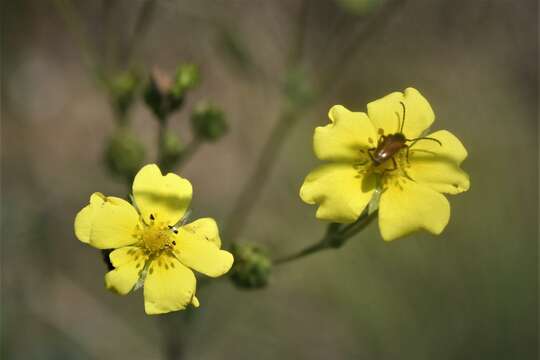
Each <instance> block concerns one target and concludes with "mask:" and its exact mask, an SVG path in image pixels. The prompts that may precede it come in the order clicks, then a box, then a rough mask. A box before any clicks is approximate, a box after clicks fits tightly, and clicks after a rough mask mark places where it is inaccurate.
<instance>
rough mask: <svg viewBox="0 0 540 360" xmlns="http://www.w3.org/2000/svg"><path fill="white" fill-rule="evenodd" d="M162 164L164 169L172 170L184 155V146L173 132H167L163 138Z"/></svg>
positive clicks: (161, 147) (161, 148)
mask: <svg viewBox="0 0 540 360" xmlns="http://www.w3.org/2000/svg"><path fill="white" fill-rule="evenodd" d="M159 146H160V155H161V159H160V163H161V166H162V168H163V169H172V168H173V167H174V166H175V165H176V163H177V162H178V161H179V160H180V158H181V157H182V154H183V153H184V145H183V144H182V142H181V141H180V138H179V137H178V136H177V135H176V134H175V133H174V132H172V131H170V130H165V133H164V134H163V136H162V138H161V142H160V144H159Z"/></svg>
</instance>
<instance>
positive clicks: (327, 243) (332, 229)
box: [273, 211, 377, 265]
mask: <svg viewBox="0 0 540 360" xmlns="http://www.w3.org/2000/svg"><path fill="white" fill-rule="evenodd" d="M376 217H377V212H373V213H371V214H368V212H367V211H366V212H364V213H363V214H362V215H361V216H360V217H359V218H358V220H356V221H355V222H354V223H352V224H349V225H342V224H338V223H330V224H329V225H328V228H327V230H326V234H325V235H324V237H323V238H322V239H321V240H320V241H319V242H317V243H315V244H312V245H309V246H308V247H306V248H304V249H302V250H300V251H298V252H296V253H293V254H291V255H286V256H283V257H280V258H277V259H275V260H274V261H273V264H274V265H281V264H285V263H289V262H291V261H294V260H298V259H300V258H303V257H305V256H308V255H311V254H314V253H316V252H319V251H321V250H326V249H338V248H340V247H342V246H343V245H344V244H345V242H347V240H348V239H350V238H351V237H352V236H354V235H356V234H357V233H359V232H360V231H362V230H363V229H364V228H365V227H366V226H368V225H369V224H370V223H371V222H372V221H373V220H374V219H375V218H376Z"/></svg>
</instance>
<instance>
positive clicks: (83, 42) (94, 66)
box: [54, 0, 104, 83]
mask: <svg viewBox="0 0 540 360" xmlns="http://www.w3.org/2000/svg"><path fill="white" fill-rule="evenodd" d="M54 4H55V5H56V8H57V9H58V12H59V13H60V15H61V16H62V18H63V19H64V22H65V23H66V25H67V27H68V28H69V30H70V32H71V33H72V35H73V36H74V38H75V41H76V42H77V44H78V45H79V48H80V51H81V54H82V58H83V63H84V64H85V65H86V66H87V67H88V68H89V69H90V71H91V73H92V74H93V75H94V76H95V78H96V79H97V80H98V82H100V83H102V82H103V81H104V78H103V74H102V71H101V68H100V66H99V64H98V61H96V59H95V53H96V52H95V49H93V48H92V46H91V45H90V42H89V41H88V38H87V34H86V33H85V30H84V28H83V25H82V24H83V22H82V20H81V18H80V16H79V14H77V11H76V9H75V7H74V6H73V3H72V2H71V1H70V0H55V1H54Z"/></svg>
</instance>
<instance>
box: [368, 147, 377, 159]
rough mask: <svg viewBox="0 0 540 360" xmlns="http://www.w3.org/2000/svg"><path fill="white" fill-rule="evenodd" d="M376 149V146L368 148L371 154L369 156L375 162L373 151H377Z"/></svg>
mask: <svg viewBox="0 0 540 360" xmlns="http://www.w3.org/2000/svg"><path fill="white" fill-rule="evenodd" d="M375 150H376V149H375V148H371V149H368V151H367V153H368V155H369V158H370V159H371V161H373V162H375V158H374V157H373V154H372V153H371V152H372V151H375Z"/></svg>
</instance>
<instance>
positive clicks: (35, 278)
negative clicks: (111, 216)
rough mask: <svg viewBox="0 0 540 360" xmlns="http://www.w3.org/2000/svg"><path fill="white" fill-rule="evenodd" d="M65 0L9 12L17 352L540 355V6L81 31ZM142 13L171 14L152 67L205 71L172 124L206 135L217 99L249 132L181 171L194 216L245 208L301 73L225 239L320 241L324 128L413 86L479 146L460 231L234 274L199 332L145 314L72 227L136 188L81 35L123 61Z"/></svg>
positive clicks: (249, 10)
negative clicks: (255, 280) (108, 159)
mask: <svg viewBox="0 0 540 360" xmlns="http://www.w3.org/2000/svg"><path fill="white" fill-rule="evenodd" d="M151 2H152V1H151ZM62 3H63V2H62V1H59V2H53V1H41V0H21V1H10V0H7V1H3V2H2V15H3V16H2V17H3V19H2V20H3V29H2V37H3V38H2V154H1V159H2V303H1V309H2V328H1V336H2V344H1V345H2V358H3V359H174V358H176V359H253V358H257V359H259V360H263V359H535V358H537V351H538V291H537V289H538V271H537V270H538V267H537V259H538V237H537V236H538V122H537V100H538V84H537V81H538V73H537V64H538V55H537V50H538V49H537V40H538V39H537V16H538V5H537V3H536V1H532V0H528V1H520V2H512V1H504V0H499V1H487V0H486V1H466V0H454V1H446V0H437V1H433V0H409V1H404V0H387V1H383V0H369V1H368V0H339V1H338V0H335V1H333V0H321V1H306V2H304V3H302V2H301V1H297V0H291V1H286V0H281V1H262V0H259V1H248V0H228V1H226V0H214V1H210V0H203V1H187V0H157V1H154V2H152V3H153V4H150V5H151V6H150V5H149V4H148V3H149V2H148V1H146V0H144V1H143V0H117V1H112V0H105V1H97V0H96V1H82V0H79V1H74V2H73V9H74V11H75V13H76V14H78V16H80V19H81V21H80V23H78V25H77V23H75V25H74V26H73V24H72V26H68V25H67V24H66V22H65V21H64V18H63V17H62V15H61V13H60V12H59V11H58V6H57V5H58V4H62ZM142 6H150V7H149V10H148V11H151V13H149V15H150V16H149V18H150V21H149V24H148V28H147V29H146V31H145V33H144V34H143V35H141V36H140V37H139V38H138V39H137V41H136V46H135V47H134V49H133V53H134V59H135V63H136V64H137V66H138V67H139V68H140V69H143V70H144V71H148V70H149V69H150V68H151V67H153V66H159V67H161V68H163V69H165V70H166V71H169V72H170V71H173V70H174V68H175V67H176V65H177V64H179V63H180V62H194V63H196V64H198V65H199V66H200V67H201V72H202V83H201V86H200V87H198V88H197V89H196V90H195V91H193V92H192V93H191V94H190V95H189V98H188V101H187V103H186V104H185V105H184V108H183V109H182V111H180V112H178V113H176V114H175V115H174V116H173V117H172V118H171V126H172V128H173V129H174V130H175V131H176V132H177V133H178V134H179V136H181V137H183V138H184V139H186V140H185V141H186V142H187V141H188V140H187V139H189V137H190V134H189V112H190V111H191V109H192V108H193V107H194V106H195V102H196V100H200V99H206V98H209V99H211V100H212V101H213V102H215V103H216V104H219V106H220V107H221V108H222V109H223V110H224V111H225V112H226V114H227V119H228V121H229V127H230V131H229V133H228V134H227V135H226V136H225V137H224V138H223V139H221V140H219V141H218V142H216V143H215V144H204V145H202V146H201V148H200V150H199V151H198V152H197V153H196V154H195V155H194V156H193V158H192V159H191V160H190V161H189V162H188V163H187V164H186V166H185V167H184V168H183V169H182V171H181V175H182V176H184V177H186V178H188V179H189V180H190V181H191V182H192V183H193V185H194V199H193V204H192V208H193V211H194V218H198V217H202V216H212V217H214V218H215V219H216V220H217V221H218V223H222V222H223V221H224V220H225V219H226V218H227V216H229V215H230V212H231V209H232V206H233V204H234V201H235V200H236V199H237V197H238V195H239V193H240V191H241V188H242V187H243V186H244V184H245V183H246V181H247V180H248V178H249V177H250V175H251V174H252V172H253V167H254V166H255V165H256V163H257V161H258V154H259V153H260V150H261V148H262V146H263V143H264V141H265V140H266V139H267V138H268V136H269V134H270V132H271V129H272V127H273V126H274V124H276V123H277V121H278V118H279V116H280V115H279V114H280V112H281V111H282V109H283V107H284V106H286V105H284V104H286V102H287V100H286V96H288V95H284V91H283V88H284V85H283V84H284V82H285V83H287V80H286V79H289V80H288V81H289V82H291V81H292V83H293V90H292V91H293V93H294V92H295V91H296V93H298V92H299V93H300V100H298V101H300V102H301V101H306V103H305V106H304V105H302V106H300V107H301V108H302V109H303V111H302V112H301V115H300V116H299V117H298V119H297V121H296V123H294V124H293V125H292V126H291V127H290V128H289V129H288V131H287V138H286V139H285V142H284V146H283V148H282V149H281V150H279V151H278V152H277V154H276V155H277V156H278V159H277V163H276V166H275V167H274V169H273V170H272V171H271V172H270V174H268V176H267V180H268V182H267V186H266V187H265V188H264V189H263V190H262V194H261V198H260V199H259V201H258V202H257V204H256V205H255V207H254V210H253V211H252V212H251V214H250V217H249V220H248V222H247V224H246V227H245V229H244V231H243V233H242V237H241V238H240V239H224V240H228V241H230V240H241V241H253V242H257V243H260V244H263V245H264V246H265V247H266V248H267V249H268V250H269V251H270V252H271V253H272V254H275V255H285V254H288V253H290V252H293V251H295V250H298V249H300V248H302V247H303V246H306V245H308V244H310V243H313V242H314V241H316V240H318V239H319V238H320V236H321V235H322V234H323V232H324V229H325V224H323V223H321V222H319V221H316V220H315V218H314V213H315V208H314V207H311V206H307V205H305V204H303V203H302V202H301V201H300V199H299V197H298V189H299V187H300V185H301V183H302V181H303V178H304V176H305V175H306V174H307V173H308V171H309V170H310V169H311V168H313V167H314V166H315V165H316V164H317V163H318V161H317V160H316V158H315V156H314V154H313V152H312V144H311V142H312V133H313V129H314V127H315V126H318V125H322V124H325V123H326V122H327V115H326V114H327V111H328V109H329V107H330V106H331V105H333V104H338V103H339V104H343V105H345V106H347V107H349V108H351V109H353V110H357V111H362V110H364V109H365V105H366V104H367V103H368V102H369V101H371V100H374V99H377V98H379V97H381V96H384V95H386V94H387V93H389V92H392V91H396V90H403V89H404V88H406V87H408V86H414V87H416V88H418V89H419V90H420V91H421V92H422V93H423V94H424V95H425V96H426V97H427V98H428V100H429V101H430V102H431V104H432V106H433V108H434V110H435V113H436V116H437V120H436V122H435V124H434V126H433V129H434V130H438V129H448V130H450V131H452V132H453V133H454V134H456V135H457V136H458V137H459V138H460V139H461V140H462V141H463V143H464V144H465V145H466V147H467V149H468V151H469V158H468V159H467V160H466V161H465V163H464V164H463V168H464V169H465V170H466V171H468V172H469V174H470V176H471V184H472V186H471V190H470V191H469V192H467V193H465V194H462V195H459V196H453V197H451V198H450V201H451V205H452V218H451V221H450V224H449V225H448V227H447V228H446V230H445V231H444V233H443V234H442V235H441V236H439V237H434V236H430V235H427V234H422V233H418V234H414V235H412V236H409V237H407V238H405V239H402V240H398V241H395V242H391V243H386V242H384V241H383V240H382V239H381V238H380V235H379V233H378V229H377V226H376V224H372V225H371V226H370V227H369V228H368V229H367V230H366V231H364V232H363V233H362V234H361V235H359V236H357V237H355V238H353V239H352V240H350V241H349V242H348V243H347V244H346V246H345V247H344V248H342V249H340V250H338V251H328V252H323V253H320V254H317V255H314V256H312V257H308V258H305V259H302V260H299V261H297V262H293V263H290V264H286V265H283V266H280V267H277V268H275V269H274V271H273V274H272V278H271V283H270V286H269V287H268V288H266V289H264V290H253V291H240V290H238V289H236V288H235V287H234V286H233V285H231V284H230V282H228V281H227V280H226V279H223V280H217V281H214V282H215V283H214V284H213V286H208V287H205V288H202V289H201V290H200V291H199V296H198V297H199V299H200V301H201V307H200V308H199V309H198V310H196V311H194V312H193V313H191V316H190V319H189V321H188V322H187V323H186V321H184V317H185V315H186V314H182V313H176V314H173V315H168V316H157V317H149V316H146V315H145V314H144V311H143V299H142V293H141V292H140V291H139V292H137V293H135V294H131V295H129V296H127V297H120V296H116V295H114V294H111V293H109V292H107V291H106V290H105V288H104V285H103V275H104V273H105V271H106V269H105V266H104V264H103V262H102V259H101V257H100V254H99V252H98V251H96V250H94V249H92V248H90V247H87V246H85V245H84V244H82V243H80V242H79V241H77V240H76V238H75V237H74V234H73V219H74V216H75V214H76V212H77V211H78V210H79V209H80V208H81V207H82V206H84V205H85V204H86V203H87V201H88V197H89V195H90V194H91V193H92V192H94V191H101V192H103V193H105V194H110V195H116V196H122V197H123V196H125V193H126V188H125V185H124V184H122V183H119V182H118V181H115V180H114V179H113V178H111V177H110V175H109V174H108V172H107V171H106V169H105V167H104V163H103V148H104V146H105V144H106V141H107V138H108V136H109V135H110V133H111V132H112V130H113V127H114V125H113V124H114V123H113V113H112V111H111V107H110V104H109V100H108V98H107V94H105V93H104V92H103V90H102V88H100V87H99V86H97V85H96V82H95V80H94V78H93V75H92V74H91V72H90V71H89V70H88V68H87V67H85V65H84V63H85V62H84V61H85V60H84V57H83V56H82V55H81V49H80V47H79V46H78V44H77V43H78V40H77V39H78V36H77V35H76V32H75V33H74V32H73V30H74V29H75V30H76V29H78V28H79V27H80V29H82V32H83V34H84V35H85V37H86V38H87V39H88V41H89V43H90V46H91V47H93V48H96V49H98V51H97V54H98V55H99V56H102V55H103V58H107V56H113V55H114V54H115V51H117V49H119V48H122V46H126V44H129V38H130V36H131V35H130V34H132V33H133V29H134V28H135V27H136V21H137V20H136V19H137V16H138V15H137V14H138V13H139V12H140V9H141V7H142ZM295 42H296V43H295ZM290 49H296V52H295V51H291V50H290ZM111 54H113V55H111ZM291 58H294V59H295V61H296V62H295V64H299V65H298V66H297V67H295V68H294V71H293V72H291V70H290V69H291V65H290V64H291ZM287 74H289V75H287ZM291 74H292V75H291ZM298 74H299V75H298ZM291 77H292V79H293V80H291ZM295 86H296V87H295ZM285 87H286V88H287V89H289V87H287V86H285ZM289 90H290V89H289ZM311 92H313V93H316V94H320V93H322V92H324V93H325V96H324V97H320V98H318V99H319V100H318V101H316V102H312V101H310V99H309V94H310V93H311ZM285 94H290V92H289V91H286V92H285ZM306 94H307V95H306ZM304 95H306V96H307V98H308V99H307V100H306V99H304V98H303V97H302V96H304ZM132 126H133V130H134V132H135V133H136V134H137V136H139V137H140V139H141V141H142V142H143V143H144V144H145V145H146V146H147V156H146V162H152V161H154V158H155V155H156V150H155V141H156V140H155V139H156V137H157V129H158V125H157V122H156V121H155V119H154V118H153V116H152V114H151V113H150V112H149V110H148V109H147V108H146V107H145V106H144V104H143V102H142V101H138V102H137V103H136V105H135V106H134V109H133V112H132ZM178 323H183V325H182V327H181V328H180V329H178V328H177V324H178ZM175 346H176V348H175Z"/></svg>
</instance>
